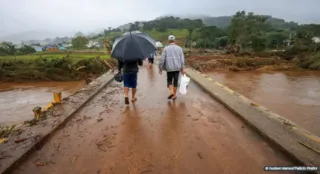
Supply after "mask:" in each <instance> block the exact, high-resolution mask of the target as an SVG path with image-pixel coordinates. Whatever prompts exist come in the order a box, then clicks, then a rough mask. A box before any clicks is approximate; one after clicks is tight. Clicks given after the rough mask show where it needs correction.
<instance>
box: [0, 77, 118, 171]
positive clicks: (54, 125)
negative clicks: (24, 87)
mask: <svg viewBox="0 0 320 174" xmlns="http://www.w3.org/2000/svg"><path fill="white" fill-rule="evenodd" d="M113 78H114V75H113V73H111V72H110V71H109V72H108V73H106V74H103V75H102V76H100V77H99V78H97V79H95V80H94V81H92V82H91V83H90V84H88V85H87V86H85V87H84V88H82V89H81V90H79V91H77V92H76V93H74V94H73V95H71V96H70V97H67V98H64V99H63V101H62V103H61V104H58V105H55V106H54V107H52V108H51V109H50V110H48V111H47V114H48V115H49V116H48V118H47V119H46V120H43V121H40V122H39V123H38V124H37V125H34V126H32V127H22V128H21V129H23V132H22V133H20V134H18V135H10V136H9V138H8V141H7V142H6V143H2V144H0V157H1V156H3V159H1V162H0V173H10V171H11V170H12V169H13V168H14V167H15V166H17V165H19V164H20V163H21V162H22V161H23V160H25V159H26V157H27V156H28V155H29V154H30V153H32V152H33V151H34V150H35V149H37V148H41V146H42V144H43V143H45V141H46V140H47V139H48V138H50V136H51V135H52V134H53V133H54V132H55V131H57V130H58V129H59V128H61V127H62V126H63V125H65V123H66V122H67V121H68V120H69V119H71V118H72V116H73V115H74V114H75V113H76V112H77V111H79V110H80V109H81V108H82V107H83V106H84V105H85V104H86V103H87V102H88V101H90V100H91V99H92V98H93V97H94V96H95V95H96V94H98V93H99V92H100V91H101V90H102V89H103V88H104V87H105V86H106V85H107V84H108V83H109V82H111V81H112V80H113ZM30 112H31V111H30ZM31 115H32V114H31ZM17 140H23V141H21V143H17Z"/></svg>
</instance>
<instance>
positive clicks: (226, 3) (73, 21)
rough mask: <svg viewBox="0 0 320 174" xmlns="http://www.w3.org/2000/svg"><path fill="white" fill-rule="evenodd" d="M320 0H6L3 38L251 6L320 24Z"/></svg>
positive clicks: (0, 3)
mask: <svg viewBox="0 0 320 174" xmlns="http://www.w3.org/2000/svg"><path fill="white" fill-rule="evenodd" d="M319 5H320V1H319V0H306V1H302V0H268V1H265V0H264V1H260V0H241V1H239V0H175V1H173V0H161V1H156V0H155V1H151V0H135V1H132V0H113V1H110V0H52V1H50V0H49V1H47V0H0V23H1V27H0V36H4V35H8V34H13V33H17V32H24V31H30V30H42V31H43V30H48V31H50V32H55V33H59V34H67V33H68V34H69V33H73V32H76V31H82V32H93V31H95V32H96V31H99V30H102V29H103V28H107V27H109V26H111V27H117V26H119V25H121V24H124V23H128V22H132V21H137V20H139V21H141V20H151V19H154V18H156V17H158V16H161V15H165V14H201V15H210V16H223V15H232V14H234V13H235V12H236V11H239V10H246V11H252V12H255V13H259V14H267V15H272V16H275V17H279V18H284V19H286V20H293V21H298V22H300V23H311V22H312V23H320V11H319V10H318V7H319Z"/></svg>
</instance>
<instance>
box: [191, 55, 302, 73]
mask: <svg viewBox="0 0 320 174" xmlns="http://www.w3.org/2000/svg"><path fill="white" fill-rule="evenodd" d="M186 65H187V66H189V67H191V68H193V69H196V70H198V71H200V72H207V71H213V70H227V71H249V70H257V69H260V70H265V71H269V70H289V69H291V70H293V69H298V67H297V66H296V65H295V64H294V63H293V62H292V61H287V60H284V59H281V58H279V57H275V56H274V57H272V56H271V57H258V56H239V55H238V56H236V55H234V54H226V53H223V52H207V51H205V50H195V51H194V52H189V53H187V54H186Z"/></svg>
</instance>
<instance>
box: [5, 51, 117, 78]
mask: <svg viewBox="0 0 320 174" xmlns="http://www.w3.org/2000/svg"><path fill="white" fill-rule="evenodd" d="M114 65H115V61H114V60H112V59H109V60H108V61H104V60H102V59H101V58H100V57H96V58H90V59H83V60H80V61H77V62H74V61H72V60H71V59H70V58H68V57H64V58H59V59H47V58H39V59H36V60H7V61H0V81H71V80H82V79H85V80H88V81H90V79H91V78H95V77H97V76H99V75H101V74H102V73H104V72H107V71H108V70H109V69H110V67H113V66H114Z"/></svg>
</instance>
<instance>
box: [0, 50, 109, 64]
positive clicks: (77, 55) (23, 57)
mask: <svg viewBox="0 0 320 174" xmlns="http://www.w3.org/2000/svg"><path fill="white" fill-rule="evenodd" d="M98 56H99V57H100V58H102V59H109V58H110V55H107V54H105V53H103V52H96V53H94V52H93V53H88V52H84V53H82V52H72V53H70V54H68V53H66V52H56V53H54V52H53V53H46V52H44V53H35V54H29V55H18V56H0V61H11V60H21V61H24V60H28V61H29V60H36V59H41V58H45V59H62V58H64V57H69V58H70V59H71V60H72V61H73V62H77V61H80V60H83V59H90V58H96V57H98Z"/></svg>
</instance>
